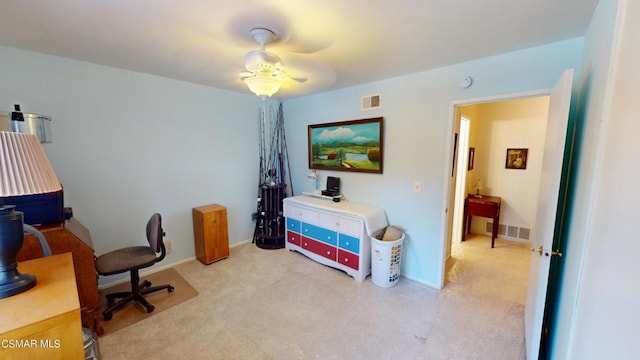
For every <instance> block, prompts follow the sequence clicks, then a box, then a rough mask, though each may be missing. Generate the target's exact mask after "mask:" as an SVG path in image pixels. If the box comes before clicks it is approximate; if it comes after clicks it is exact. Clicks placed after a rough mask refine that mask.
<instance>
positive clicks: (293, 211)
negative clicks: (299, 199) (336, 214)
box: [284, 204, 318, 224]
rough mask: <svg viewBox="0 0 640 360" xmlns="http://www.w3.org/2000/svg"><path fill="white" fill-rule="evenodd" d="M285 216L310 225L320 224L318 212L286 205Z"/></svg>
mask: <svg viewBox="0 0 640 360" xmlns="http://www.w3.org/2000/svg"><path fill="white" fill-rule="evenodd" d="M284 216H285V217H287V218H293V219H296V220H300V221H303V222H308V223H312V224H313V223H317V222H318V212H317V211H315V210H310V209H306V208H303V207H300V206H295V205H289V204H286V205H285V206H284Z"/></svg>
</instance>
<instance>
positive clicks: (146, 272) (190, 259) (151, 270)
mask: <svg viewBox="0 0 640 360" xmlns="http://www.w3.org/2000/svg"><path fill="white" fill-rule="evenodd" d="M195 259H196V257H195V256H192V257H189V258H186V259H182V260H178V261H176V262H173V263H171V264H166V265H162V266H158V267H154V268H151V269H149V270H145V271H140V277H144V276H145V275H150V274H153V273H157V272H159V271H162V270H166V269H169V268H172V267H175V266H178V265H180V264H183V263H186V262H189V261H192V260H195ZM124 274H128V272H125V273H124ZM130 281H131V278H130V277H126V278H123V279H118V280H114V281H111V282H108V283H104V284H99V285H98V289H104V288H108V287H111V286H114V285H119V284H123V283H128V282H130Z"/></svg>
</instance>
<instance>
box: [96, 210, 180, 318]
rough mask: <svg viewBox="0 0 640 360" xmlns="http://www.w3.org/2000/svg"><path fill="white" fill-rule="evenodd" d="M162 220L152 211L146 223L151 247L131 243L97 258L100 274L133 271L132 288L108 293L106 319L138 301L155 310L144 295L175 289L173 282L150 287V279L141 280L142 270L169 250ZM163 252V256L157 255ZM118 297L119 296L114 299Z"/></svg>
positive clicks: (104, 313)
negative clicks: (166, 245) (165, 242)
mask: <svg viewBox="0 0 640 360" xmlns="http://www.w3.org/2000/svg"><path fill="white" fill-rule="evenodd" d="M163 237H164V231H163V230H162V220H161V217H160V214H153V216H151V219H149V221H148V222H147V240H148V242H149V245H150V246H132V247H127V248H122V249H118V250H114V251H111V252H109V253H106V254H104V255H100V256H98V257H97V258H96V270H97V272H98V274H100V275H113V274H120V273H124V272H127V271H129V272H130V273H131V291H127V292H118V293H113V294H107V295H106V297H107V303H108V306H107V308H106V309H105V310H104V311H103V312H102V317H103V318H104V320H105V321H108V320H111V319H112V317H113V312H114V311H116V310H118V309H120V308H122V307H123V306H125V305H127V304H129V303H130V302H137V303H139V304H141V305H142V306H144V307H145V309H146V310H147V313H150V312H152V311H153V310H155V307H154V306H153V305H151V304H150V303H149V302H148V301H147V300H146V299H145V298H144V295H147V294H150V293H153V292H156V291H160V290H167V291H168V292H173V290H174V287H173V286H171V285H168V284H167V285H161V286H151V282H149V281H147V280H145V281H143V282H142V283H141V282H140V273H139V270H140V269H143V268H146V267H149V266H151V265H153V264H155V263H156V262H158V261H160V260H162V259H164V257H165V255H166V249H165V246H164V242H163V241H162V238H163ZM157 253H160V256H156V254H157ZM115 299H120V300H119V301H118V302H115Z"/></svg>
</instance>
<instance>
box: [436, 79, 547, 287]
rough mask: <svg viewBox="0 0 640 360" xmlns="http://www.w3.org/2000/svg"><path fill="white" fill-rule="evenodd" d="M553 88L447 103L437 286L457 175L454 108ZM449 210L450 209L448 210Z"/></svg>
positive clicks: (442, 275) (540, 93)
mask: <svg viewBox="0 0 640 360" xmlns="http://www.w3.org/2000/svg"><path fill="white" fill-rule="evenodd" d="M552 90H553V89H552V88H548V89H541V90H531V91H523V92H514V93H507V94H500V95H492V96H486V97H479V98H469V99H460V100H454V101H452V102H451V103H450V105H449V117H448V124H447V128H448V131H447V134H448V139H449V140H448V141H447V147H446V159H445V164H447V166H445V169H444V181H443V184H444V189H443V196H442V209H443V214H444V216H443V217H442V223H441V224H440V257H439V259H440V263H439V266H438V271H439V274H438V279H440V282H439V284H436V285H438V288H439V289H442V288H443V287H444V280H445V277H446V275H447V274H446V265H447V253H448V251H447V250H448V249H447V247H448V246H449V245H450V244H449V243H448V241H447V239H448V237H449V236H451V235H450V234H449V222H450V221H451V220H450V216H449V215H450V213H451V211H453V210H454V209H449V204H451V203H452V202H453V200H454V199H452V196H453V195H452V194H451V187H452V186H454V184H455V182H456V181H457V179H456V176H457V175H455V174H454V175H453V177H452V176H451V168H450V167H449V166H451V164H453V161H454V159H455V156H456V154H454V153H453V145H454V144H453V142H454V141H455V140H454V134H455V132H456V127H457V122H458V118H457V117H456V113H457V111H456V109H457V108H458V107H459V106H468V105H476V104H483V103H489V102H499V101H507V100H515V99H522V98H529V97H539V96H549V95H551V91H552ZM450 210H451V211H450Z"/></svg>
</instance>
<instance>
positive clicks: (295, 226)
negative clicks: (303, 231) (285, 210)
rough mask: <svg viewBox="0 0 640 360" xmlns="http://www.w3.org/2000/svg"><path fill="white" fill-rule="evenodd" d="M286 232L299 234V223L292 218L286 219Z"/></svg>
mask: <svg viewBox="0 0 640 360" xmlns="http://www.w3.org/2000/svg"><path fill="white" fill-rule="evenodd" d="M287 230H291V231H295V232H297V233H299V232H300V221H298V220H296V219H292V218H287Z"/></svg>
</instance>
